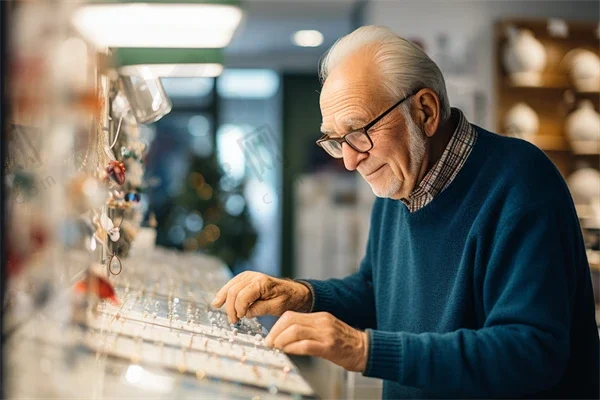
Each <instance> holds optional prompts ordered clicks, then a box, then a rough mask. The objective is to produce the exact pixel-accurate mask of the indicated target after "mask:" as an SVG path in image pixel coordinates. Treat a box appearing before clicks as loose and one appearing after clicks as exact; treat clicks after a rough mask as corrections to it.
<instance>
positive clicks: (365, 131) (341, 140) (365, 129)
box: [316, 90, 419, 159]
mask: <svg viewBox="0 0 600 400" xmlns="http://www.w3.org/2000/svg"><path fill="white" fill-rule="evenodd" d="M418 92H419V91H418V90H417V91H415V92H413V93H411V94H409V95H408V96H406V97H405V98H403V99H401V100H400V101H398V102H397V103H396V104H394V105H393V106H391V107H390V108H388V109H387V110H385V111H384V112H383V113H382V114H380V115H379V116H378V117H376V118H375V119H374V120H373V121H371V122H369V123H368V124H367V125H365V126H363V127H362V128H360V129H357V130H354V131H352V132H348V133H346V134H345V135H344V136H342V137H339V138H332V137H329V136H327V135H323V136H321V137H320V138H319V140H317V142H316V143H317V146H319V147H321V148H322V149H323V150H325V148H324V147H323V146H322V143H324V142H330V141H333V142H338V143H340V144H343V143H346V144H348V146H350V147H351V148H352V149H354V150H355V151H357V152H359V153H367V152H369V151H371V149H372V148H373V140H372V139H371V136H369V132H368V130H369V129H371V128H372V127H373V125H375V124H376V123H378V122H379V121H381V120H382V119H383V118H384V117H385V116H386V115H388V114H389V113H390V112H392V110H393V109H395V108H396V107H398V106H399V105H400V104H402V103H403V102H404V101H405V100H407V99H408V98H410V97H412V96H414V95H415V94H417V93H418ZM357 132H359V133H362V134H364V135H365V136H366V137H367V139H369V143H370V146H369V148H368V149H367V150H359V149H357V148H356V147H354V146H353V145H352V143H350V142H348V141H346V136H348V135H352V134H355V133H357ZM325 152H326V153H327V154H329V155H330V156H332V157H334V158H338V159H339V158H342V157H343V156H340V157H335V156H333V155H331V154H330V153H329V152H328V151H327V150H325Z"/></svg>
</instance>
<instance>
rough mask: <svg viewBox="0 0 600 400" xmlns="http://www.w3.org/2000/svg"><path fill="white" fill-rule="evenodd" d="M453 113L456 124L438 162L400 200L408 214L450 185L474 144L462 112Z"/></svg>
mask: <svg viewBox="0 0 600 400" xmlns="http://www.w3.org/2000/svg"><path fill="white" fill-rule="evenodd" d="M455 113H458V124H457V125H456V129H455V130H454V132H453V133H452V136H451V137H450V140H449V141H448V144H447V145H446V148H445V149H444V152H443V153H442V155H441V156H440V158H439V160H438V161H437V162H436V163H435V164H434V165H433V167H432V168H431V169H430V170H429V172H427V174H426V175H425V177H423V179H422V180H421V182H420V183H419V185H418V186H417V187H416V188H415V190H413V191H412V192H411V193H410V195H409V196H408V199H406V198H403V199H401V200H402V202H403V203H404V204H405V205H406V206H407V207H408V209H409V210H410V212H414V211H417V210H419V209H421V208H422V207H424V206H425V205H427V204H429V203H430V202H431V201H432V200H433V199H434V198H435V197H436V196H437V195H439V194H440V193H441V192H442V191H443V190H444V189H446V188H447V187H448V186H449V185H450V183H451V182H452V180H454V177H456V175H457V174H458V171H459V170H460V168H461V167H462V165H463V164H464V162H465V160H466V159H467V157H468V155H469V154H470V152H471V149H472V148H473V145H474V144H475V140H476V138H477V132H476V131H475V129H474V128H473V126H472V125H471V124H470V123H469V121H468V120H467V118H466V117H465V116H464V114H463V113H462V111H460V110H459V109H458V108H452V114H455ZM455 115H456V114H455Z"/></svg>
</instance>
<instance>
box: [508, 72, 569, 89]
mask: <svg viewBox="0 0 600 400" xmlns="http://www.w3.org/2000/svg"><path fill="white" fill-rule="evenodd" d="M504 86H506V87H507V88H511V89H535V90H538V89H539V90H543V89H550V90H561V91H565V90H573V88H572V87H571V86H569V85H568V83H567V80H566V78H563V77H560V76H552V77H547V76H543V75H542V82H540V83H539V84H534V85H520V84H517V83H514V82H513V81H512V80H511V79H510V77H509V76H507V77H505V79H504Z"/></svg>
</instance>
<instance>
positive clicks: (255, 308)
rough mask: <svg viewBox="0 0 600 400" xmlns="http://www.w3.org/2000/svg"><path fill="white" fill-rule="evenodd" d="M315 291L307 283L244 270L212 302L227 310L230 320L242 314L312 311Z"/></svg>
mask: <svg viewBox="0 0 600 400" xmlns="http://www.w3.org/2000/svg"><path fill="white" fill-rule="evenodd" d="M311 303H312V294H311V292H310V290H309V289H308V288H307V287H306V286H305V285H303V284H301V283H298V282H294V281H290V280H285V279H278V278H273V277H271V276H269V275H265V274H261V273H260V272H252V271H247V272H242V273H241V274H239V275H238V276H236V277H235V278H233V279H231V280H230V281H229V282H227V283H226V284H225V286H223V287H222V288H221V290H219V291H218V292H217V295H216V296H215V299H214V300H213V301H212V303H211V305H212V306H213V307H216V308H220V307H221V306H223V304H225V311H226V312H227V318H228V319H229V322H230V323H235V322H237V321H238V320H239V319H240V318H242V317H248V318H252V317H257V316H259V315H267V314H268V315H281V314H283V313H284V312H286V311H288V310H293V311H300V312H308V311H310V306H311Z"/></svg>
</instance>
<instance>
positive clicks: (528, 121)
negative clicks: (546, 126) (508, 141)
mask: <svg viewBox="0 0 600 400" xmlns="http://www.w3.org/2000/svg"><path fill="white" fill-rule="evenodd" d="M539 125H540V121H539V118H538V116H537V114H536V112H535V111H534V110H533V108H531V107H529V106H528V105H527V104H525V103H517V104H515V105H514V106H513V107H512V108H511V109H510V110H508V112H507V113H506V116H505V117H504V130H505V132H506V134H507V135H509V136H513V137H519V138H523V139H529V138H531V137H533V136H535V135H536V134H537V132H538V128H539Z"/></svg>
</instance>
